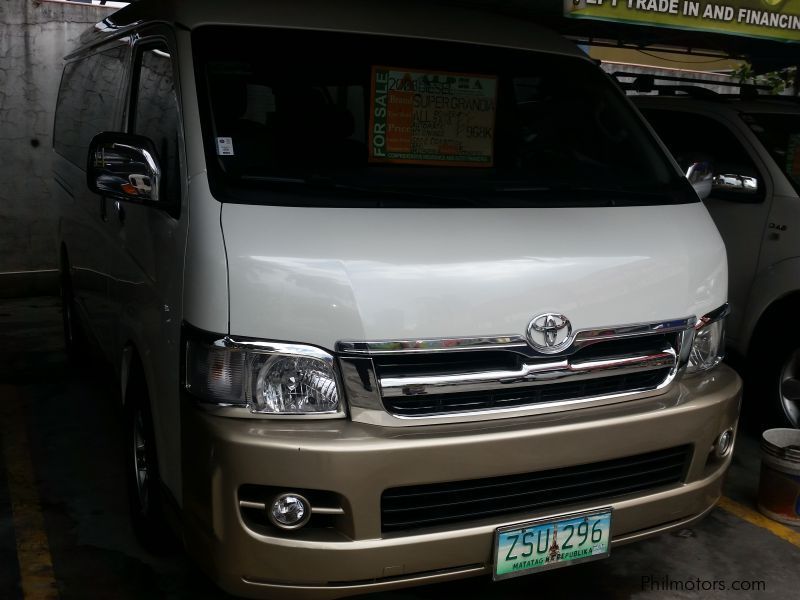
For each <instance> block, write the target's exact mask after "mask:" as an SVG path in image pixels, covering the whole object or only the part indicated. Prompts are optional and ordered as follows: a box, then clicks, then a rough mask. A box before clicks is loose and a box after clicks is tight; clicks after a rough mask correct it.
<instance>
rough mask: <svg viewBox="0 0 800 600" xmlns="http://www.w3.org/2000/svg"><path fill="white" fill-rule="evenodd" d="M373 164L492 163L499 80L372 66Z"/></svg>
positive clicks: (477, 76)
mask: <svg viewBox="0 0 800 600" xmlns="http://www.w3.org/2000/svg"><path fill="white" fill-rule="evenodd" d="M371 87H372V96H371V103H370V106H371V114H370V128H369V131H370V136H369V138H370V153H369V160H370V162H373V163H396V164H398V163H399V164H417V165H447V166H462V167H463V166H470V167H491V166H492V165H493V162H494V127H495V112H496V106H497V103H496V96H497V78H496V77H490V76H486V75H468V74H464V73H445V72H440V71H411V70H407V69H400V68H393V67H373V69H372V86H371Z"/></svg>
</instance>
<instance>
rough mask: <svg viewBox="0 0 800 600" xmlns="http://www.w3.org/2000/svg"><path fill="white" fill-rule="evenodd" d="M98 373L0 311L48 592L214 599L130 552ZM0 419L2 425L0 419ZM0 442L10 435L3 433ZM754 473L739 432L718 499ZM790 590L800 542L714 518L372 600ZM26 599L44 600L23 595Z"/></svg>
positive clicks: (33, 319)
mask: <svg viewBox="0 0 800 600" xmlns="http://www.w3.org/2000/svg"><path fill="white" fill-rule="evenodd" d="M96 367H97V363H92V362H91V361H87V364H86V365H85V366H83V367H82V368H77V369H75V368H68V367H67V364H66V361H65V356H64V354H63V349H62V344H61V322H60V309H59V306H58V301H57V300H56V299H54V298H33V299H21V300H2V301H0V407H2V406H3V405H11V404H13V403H14V402H16V403H17V404H19V405H20V406H21V407H22V417H21V418H22V419H23V422H24V424H25V425H26V426H27V427H26V430H25V431H26V433H27V436H28V440H29V442H28V448H29V452H28V453H29V455H30V459H31V464H32V471H33V472H34V473H35V476H36V479H35V483H34V485H33V487H34V488H35V490H36V491H37V492H38V497H39V499H40V507H41V514H43V516H44V523H43V526H42V529H44V531H45V532H46V538H45V540H46V541H47V542H48V543H49V551H50V556H52V572H53V573H54V577H55V580H56V584H55V585H56V586H57V594H58V595H59V596H60V597H61V598H65V599H66V598H75V599H93V598H120V599H128V598H147V599H151V598H192V599H194V598H226V597H227V596H225V595H224V594H222V593H221V592H219V591H218V590H217V589H215V587H214V586H213V584H212V583H210V582H209V581H208V579H206V578H205V577H204V576H203V575H202V574H201V573H199V572H198V571H197V570H196V569H195V568H194V567H193V566H192V565H191V564H190V563H189V562H188V560H187V559H186V557H185V556H184V555H183V554H182V552H180V551H179V550H178V551H176V552H174V553H172V554H171V555H168V556H161V557H154V556H151V555H149V554H147V553H145V552H144V551H143V550H141V549H140V548H139V547H138V545H137V543H136V541H135V539H134V536H133V532H132V531H131V528H130V525H129V523H128V517H127V499H126V494H125V486H124V481H123V478H122V475H121V473H120V465H121V458H120V456H121V447H120V438H121V431H120V426H119V421H120V419H119V416H120V415H119V411H118V409H117V403H116V402H115V401H114V399H113V396H114V394H115V393H116V392H115V387H114V382H113V381H112V380H110V378H108V377H107V376H104V375H102V374H101V373H98V370H100V369H97V368H96ZM4 415H5V416H4ZM3 418H8V416H7V415H6V414H5V413H4V412H2V411H0V419H3ZM0 425H2V422H0ZM6 425H8V423H6ZM2 431H5V432H6V435H7V436H10V435H11V434H13V433H14V431H13V430H9V428H8V426H6V427H0V432H2ZM758 466H759V456H758V440H757V436H755V435H753V434H748V433H747V432H746V431H744V432H741V433H740V436H739V440H738V442H737V447H736V451H735V455H734V461H733V466H732V468H731V470H730V475H729V478H728V483H727V487H726V496H727V497H728V498H731V499H732V500H734V501H736V502H738V503H740V504H742V505H744V506H746V507H753V506H754V501H755V494H756V487H757V483H758ZM11 475H13V473H12V474H11ZM11 475H10V474H9V469H8V468H7V466H6V465H5V464H0V598H9V599H11V598H22V597H23V592H22V590H21V589H20V583H19V582H20V572H19V567H18V563H23V562H24V561H18V560H17V555H18V552H26V551H28V552H30V548H28V549H27V550H26V548H20V547H19V543H18V542H17V540H16V536H15V526H16V528H17V529H19V528H20V527H21V525H20V522H19V521H20V519H19V518H17V519H16V520H15V519H14V518H12V516H13V515H12V510H11V508H12V507H11V502H10V497H9V486H8V481H11V479H9V477H10V476H11ZM23 508H24V507H23ZM17 516H18V515H17ZM787 531H789V532H790V534H791V532H792V531H794V532H800V529H797V528H792V529H791V530H787ZM795 535H796V533H795ZM797 539H800V538H797ZM797 539H795V542H796V541H797ZM42 572H43V573H45V574H46V573H47V572H48V571H47V570H46V569H44V571H42ZM647 577H651V578H652V579H653V580H656V581H663V580H664V578H665V577H667V578H669V579H670V580H672V581H673V582H676V581H684V582H687V586H686V589H690V588H691V587H692V586H696V585H697V584H698V583H699V582H696V580H697V579H698V578H699V579H700V580H704V581H708V582H713V581H718V582H722V583H723V584H725V585H726V587H727V588H728V589H730V587H731V585H733V583H734V582H735V581H742V580H746V581H759V582H763V584H759V585H763V587H764V588H765V589H763V590H761V591H748V592H745V591H739V592H732V591H725V592H717V593H710V592H708V591H683V592H681V591H674V590H673V591H654V590H652V589H646V586H643V581H644V579H645V578H647ZM701 585H702V583H701ZM717 585H719V584H717ZM798 586H800V545H798V543H792V542H790V541H787V540H785V539H782V538H780V537H778V536H777V535H775V534H774V533H773V532H771V531H768V530H767V529H764V528H762V527H759V526H756V525H754V524H751V523H749V522H747V521H745V520H743V519H741V518H740V517H738V516H734V514H732V513H730V512H727V511H725V510H722V509H720V508H717V509H715V510H714V511H713V512H712V513H711V515H710V516H709V517H708V518H707V519H706V520H704V521H703V522H702V523H701V524H700V525H698V526H697V527H695V528H694V529H691V530H688V529H687V530H683V531H680V532H678V533H674V534H667V535H662V536H659V537H656V538H652V539H650V540H647V541H644V542H641V543H638V544H633V545H629V546H623V547H620V548H616V549H614V551H613V554H612V557H611V558H610V559H608V560H603V561H597V562H593V563H588V564H585V565H578V566H574V567H571V568H566V569H560V570H555V571H550V572H548V573H543V574H540V575H536V576H531V577H522V578H518V579H513V580H508V581H505V582H501V583H497V584H493V583H492V582H491V581H490V580H489V579H488V578H478V579H471V580H465V581H461V582H456V583H449V584H439V585H435V586H428V587H422V588H415V589H410V590H404V591H398V592H392V593H384V594H379V595H374V596H371V598H374V599H375V600H401V599H411V598H426V599H433V598H440V597H458V596H461V597H467V598H478V597H479V598H517V597H534V596H542V595H552V596H555V597H558V598H565V597H567V598H570V597H592V598H647V599H653V600H657V599H666V598H731V597H735V598H781V599H784V598H789V597H796V595H797V589H798ZM27 597H30V598H33V597H48V595H47V594H46V593H41V594H40V593H30V592H29V593H28V594H27Z"/></svg>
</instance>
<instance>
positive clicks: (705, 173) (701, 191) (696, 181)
mask: <svg viewBox="0 0 800 600" xmlns="http://www.w3.org/2000/svg"><path fill="white" fill-rule="evenodd" d="M686 179H688V180H689V183H691V184H692V187H693V188H694V191H695V192H697V195H698V196H699V198H700V200H705V199H706V198H708V197H709V195H710V194H711V188H712V187H713V180H714V174H713V172H712V170H711V164H710V163H708V162H705V161H703V162H695V163H692V164H691V165H690V166H689V168H688V169H686Z"/></svg>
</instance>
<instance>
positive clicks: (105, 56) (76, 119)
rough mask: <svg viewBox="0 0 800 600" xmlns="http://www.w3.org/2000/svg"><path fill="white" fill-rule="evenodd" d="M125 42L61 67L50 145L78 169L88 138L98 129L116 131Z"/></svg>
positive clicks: (90, 138)
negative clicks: (62, 71) (51, 143)
mask: <svg viewBox="0 0 800 600" xmlns="http://www.w3.org/2000/svg"><path fill="white" fill-rule="evenodd" d="M125 50H126V47H125V46H118V47H116V48H113V49H111V50H106V51H104V52H100V53H98V54H93V55H92V56H87V57H85V58H81V59H78V60H76V61H73V62H71V63H69V64H67V66H66V67H65V68H64V76H63V77H62V79H61V90H60V92H59V94H58V104H57V106H56V121H55V130H54V138H53V147H54V148H55V151H56V152H58V153H59V154H60V155H61V156H63V157H64V158H66V159H67V160H69V161H70V162H72V163H74V164H75V165H76V166H78V167H80V168H81V169H85V168H86V156H87V153H88V151H89V142H91V141H92V138H93V137H94V136H95V135H96V134H98V133H100V132H101V131H116V130H118V129H119V127H117V124H116V122H115V120H114V119H115V116H116V114H117V113H116V108H117V98H119V97H120V95H121V94H120V89H121V84H122V79H123V74H124V70H125V62H124V61H125Z"/></svg>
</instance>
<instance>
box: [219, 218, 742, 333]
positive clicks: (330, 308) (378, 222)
mask: <svg viewBox="0 0 800 600" xmlns="http://www.w3.org/2000/svg"><path fill="white" fill-rule="evenodd" d="M222 230H223V235H224V238H225V246H226V251H227V259H228V268H229V295H230V305H229V306H230V331H229V333H230V334H231V335H234V336H247V337H257V338H262V339H267V340H275V341H290V342H300V343H309V344H314V345H317V346H321V347H323V348H328V349H333V348H334V346H335V344H336V342H337V341H345V340H351V341H366V340H370V341H374V340H398V339H424V338H438V337H472V336H492V335H512V334H517V335H523V334H524V333H525V331H526V328H527V326H528V323H529V322H530V320H531V318H533V317H534V316H535V315H538V314H541V313H545V312H557V313H561V314H564V315H565V316H567V318H569V320H570V321H571V323H572V326H573V330H580V329H589V328H601V327H613V326H620V325H628V324H635V323H644V322H656V321H665V320H670V319H679V318H685V317H692V316H701V315H703V314H705V313H707V312H709V311H711V310H713V309H715V308H717V307H718V306H720V305H721V304H723V303H724V302H725V301H726V297H727V264H726V257H725V247H724V245H723V243H722V240H721V238H720V236H719V234H718V232H717V229H716V227H715V226H714V224H713V222H712V221H711V219H710V217H709V215H708V212H707V211H706V209H705V207H704V206H703V205H702V204H701V203H699V202H698V203H694V204H682V205H670V206H641V207H608V208H585V207H584V208H513V209H509V208H504V209H461V208H459V209H387V208H371V209H366V208H310V207H276V206H254V205H244V204H224V205H223V207H222Z"/></svg>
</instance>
